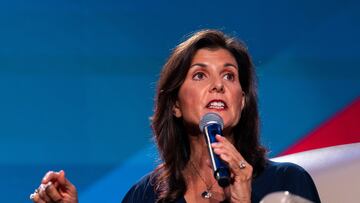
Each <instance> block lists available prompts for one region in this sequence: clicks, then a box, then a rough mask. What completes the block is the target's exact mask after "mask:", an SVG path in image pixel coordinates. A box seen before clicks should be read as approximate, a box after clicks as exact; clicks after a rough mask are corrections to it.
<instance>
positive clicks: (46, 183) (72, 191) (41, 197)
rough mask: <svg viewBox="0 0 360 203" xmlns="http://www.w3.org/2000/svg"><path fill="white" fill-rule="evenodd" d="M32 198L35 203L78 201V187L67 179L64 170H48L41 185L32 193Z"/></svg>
mask: <svg viewBox="0 0 360 203" xmlns="http://www.w3.org/2000/svg"><path fill="white" fill-rule="evenodd" d="M30 199H31V200H32V201H33V202H35V203H51V202H61V203H77V202H78V197H77V191H76V188H75V186H74V185H73V184H72V183H71V182H70V181H69V180H68V179H66V177H65V172H64V171H63V170H61V171H59V172H53V171H49V172H47V173H46V175H45V176H44V178H43V179H42V181H41V184H40V186H39V187H38V188H37V189H36V190H35V192H34V193H33V194H31V195H30Z"/></svg>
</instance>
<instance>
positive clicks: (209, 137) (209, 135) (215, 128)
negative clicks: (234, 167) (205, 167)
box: [204, 123, 230, 188]
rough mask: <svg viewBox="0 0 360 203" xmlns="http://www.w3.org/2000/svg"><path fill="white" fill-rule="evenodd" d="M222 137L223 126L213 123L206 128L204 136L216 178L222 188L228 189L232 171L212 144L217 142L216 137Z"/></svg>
mask: <svg viewBox="0 0 360 203" xmlns="http://www.w3.org/2000/svg"><path fill="white" fill-rule="evenodd" d="M217 134H218V135H222V130H221V126H220V125H219V124H217V123H212V124H209V125H207V126H205V127H204V136H205V140H206V144H207V146H208V151H209V155H210V161H211V165H212V167H213V170H214V177H215V179H216V180H217V182H218V184H219V185H220V186H221V187H223V188H224V187H227V186H228V185H230V170H229V167H228V166H227V164H226V163H224V162H223V161H222V160H221V158H220V157H219V156H218V155H217V154H215V153H214V151H213V148H212V147H211V143H214V142H217V140H216V138H215V136H216V135H217Z"/></svg>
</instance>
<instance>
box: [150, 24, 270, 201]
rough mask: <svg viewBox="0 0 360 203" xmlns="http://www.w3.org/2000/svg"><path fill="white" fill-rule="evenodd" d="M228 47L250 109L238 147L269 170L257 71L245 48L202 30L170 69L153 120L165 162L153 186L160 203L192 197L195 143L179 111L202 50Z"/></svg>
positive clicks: (175, 55) (257, 167)
mask: <svg viewBox="0 0 360 203" xmlns="http://www.w3.org/2000/svg"><path fill="white" fill-rule="evenodd" d="M202 48H211V49H217V48H223V49H226V50H228V51H229V52H230V53H231V54H232V55H233V56H234V58H235V59H236V61H237V64H238V67H239V79H240V84H241V87H242V89H243V91H244V92H245V107H244V109H243V111H242V113H241V118H240V121H239V123H238V124H237V125H236V126H235V128H234V130H233V132H234V134H233V136H234V143H233V144H234V145H235V147H236V148H237V150H238V151H239V152H240V153H241V155H242V156H243V157H244V158H245V159H246V161H247V162H248V163H250V164H251V165H252V166H253V168H254V175H256V174H258V173H259V172H260V171H261V170H262V169H263V168H264V165H265V153H266V151H265V149H264V148H263V147H262V146H261V145H260V141H259V114H258V106H257V90H256V89H257V88H256V77H255V73H254V66H253V64H252V61H251V58H250V56H249V54H248V51H247V48H246V47H245V45H244V44H243V43H241V42H240V41H238V40H237V39H235V38H231V37H229V36H227V35H225V34H224V33H223V32H221V31H218V30H202V31H199V32H196V33H194V34H193V35H192V36H191V37H189V38H188V39H187V40H185V41H184V42H182V43H181V44H179V45H178V46H177V47H176V48H175V49H174V50H173V52H172V54H171V55H170V57H169V59H168V61H167V62H166V64H165V65H164V67H163V69H162V71H161V75H160V79H159V82H158V87H157V93H156V97H155V112H154V115H153V120H152V128H153V131H154V138H155V141H156V144H157V146H158V150H159V155H160V158H161V159H162V161H163V163H162V164H160V165H159V166H158V167H157V169H156V170H155V171H154V173H153V175H152V177H153V179H152V180H153V184H154V189H155V192H156V195H157V201H158V202H173V201H174V200H176V199H177V198H179V197H181V196H183V195H184V194H185V192H186V183H185V179H184V177H183V175H182V170H184V168H185V166H186V164H187V163H188V161H189V158H190V153H191V151H190V144H189V138H188V136H187V134H186V131H185V129H184V125H183V122H182V120H181V119H178V118H176V117H175V116H174V115H173V106H174V104H175V102H176V100H177V98H178V91H179V89H180V86H181V85H182V84H183V82H184V80H185V77H186V75H187V72H188V70H189V68H190V65H191V61H192V59H193V56H194V55H195V53H196V51H197V50H199V49H202Z"/></svg>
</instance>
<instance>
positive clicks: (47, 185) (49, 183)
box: [45, 181, 52, 189]
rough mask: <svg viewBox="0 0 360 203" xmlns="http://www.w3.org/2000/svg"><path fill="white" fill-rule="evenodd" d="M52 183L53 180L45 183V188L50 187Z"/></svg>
mask: <svg viewBox="0 0 360 203" xmlns="http://www.w3.org/2000/svg"><path fill="white" fill-rule="evenodd" d="M51 184H52V182H51V181H49V182H48V183H46V185H45V189H46V188H48V187H49V186H50V185H51Z"/></svg>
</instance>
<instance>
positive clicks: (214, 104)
mask: <svg viewBox="0 0 360 203" xmlns="http://www.w3.org/2000/svg"><path fill="white" fill-rule="evenodd" d="M206 107H207V108H209V109H216V110H223V109H226V108H227V106H226V103H225V102H224V101H222V100H212V101H210V102H209V103H208V104H207V105H206Z"/></svg>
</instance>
